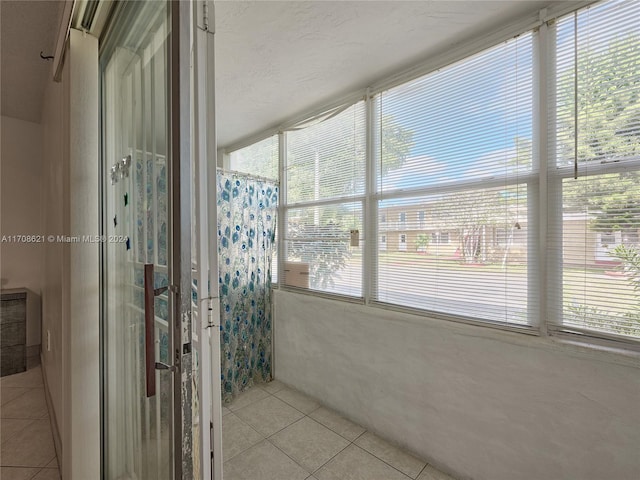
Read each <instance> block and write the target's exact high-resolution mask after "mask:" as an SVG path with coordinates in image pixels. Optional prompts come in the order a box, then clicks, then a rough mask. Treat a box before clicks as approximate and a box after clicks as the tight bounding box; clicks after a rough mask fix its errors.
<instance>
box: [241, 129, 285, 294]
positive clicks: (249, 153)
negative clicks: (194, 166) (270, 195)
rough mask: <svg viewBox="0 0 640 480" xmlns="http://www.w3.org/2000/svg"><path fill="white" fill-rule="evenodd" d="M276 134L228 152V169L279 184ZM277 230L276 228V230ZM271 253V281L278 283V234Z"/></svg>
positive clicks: (274, 283)
mask: <svg viewBox="0 0 640 480" xmlns="http://www.w3.org/2000/svg"><path fill="white" fill-rule="evenodd" d="M278 162H279V151H278V136H277V135H273V136H271V137H268V138H266V139H264V140H261V141H259V142H256V143H253V144H251V145H248V146H246V147H244V148H240V149H238V150H234V151H232V152H231V153H229V169H230V170H232V171H236V172H242V173H246V174H249V175H254V176H258V177H263V178H266V179H269V180H273V181H274V182H276V185H278V184H279V178H278ZM276 232H277V230H276ZM274 240H275V241H274V245H276V247H275V248H274V249H273V255H272V257H271V281H272V284H273V285H277V284H278V248H277V245H278V234H277V233H276V236H275V239H274Z"/></svg>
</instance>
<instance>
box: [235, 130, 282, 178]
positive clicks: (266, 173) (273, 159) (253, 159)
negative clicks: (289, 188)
mask: <svg viewBox="0 0 640 480" xmlns="http://www.w3.org/2000/svg"><path fill="white" fill-rule="evenodd" d="M229 168H230V169H231V170H233V171H235V172H242V173H248V174H250V175H256V176H258V177H264V178H269V179H272V180H278V135H272V136H271V137H268V138H265V139H264V140H261V141H259V142H256V143H253V144H251V145H249V146H247V147H244V148H241V149H239V150H235V151H233V152H231V153H230V154H229Z"/></svg>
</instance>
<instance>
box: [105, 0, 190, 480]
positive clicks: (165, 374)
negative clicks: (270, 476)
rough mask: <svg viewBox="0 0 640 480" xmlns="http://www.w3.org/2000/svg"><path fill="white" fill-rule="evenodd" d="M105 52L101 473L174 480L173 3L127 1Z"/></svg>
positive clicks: (120, 478) (131, 479) (119, 479)
mask: <svg viewBox="0 0 640 480" xmlns="http://www.w3.org/2000/svg"><path fill="white" fill-rule="evenodd" d="M115 15H116V17H115V19H114V23H113V25H115V26H114V27H113V30H112V32H111V33H110V36H109V37H108V39H107V43H106V44H105V46H104V48H102V50H101V54H100V68H101V76H102V85H103V86H102V88H103V172H104V175H103V176H104V182H103V201H104V203H103V213H104V218H103V225H104V232H105V238H104V239H103V241H104V243H103V245H104V248H103V299H104V301H103V402H104V404H103V428H104V443H103V445H104V448H103V455H104V457H103V475H104V478H106V479H108V480H125V479H127V480H168V479H172V478H173V477H174V435H176V431H175V430H176V429H174V403H173V402H174V382H176V381H178V379H177V378H174V372H173V367H171V365H172V363H173V361H172V360H173V359H172V358H171V357H172V355H171V352H172V351H173V348H172V338H171V328H169V325H170V319H171V315H170V312H171V311H172V310H173V308H172V305H171V294H170V293H171V292H170V291H169V290H168V288H167V286H168V284H169V279H170V271H169V268H170V261H169V260H170V258H169V252H170V235H169V230H170V225H171V223H170V218H169V212H170V209H169V208H168V207H169V205H168V204H169V196H168V193H169V192H168V185H169V165H168V160H169V154H170V149H169V139H170V133H169V120H168V119H169V105H170V102H169V88H168V84H169V80H168V79H169V55H168V51H169V41H170V39H169V30H170V21H169V18H170V17H169V16H170V13H169V11H168V2H162V1H153V2H126V3H122V4H120V6H119V10H118V11H116V13H115Z"/></svg>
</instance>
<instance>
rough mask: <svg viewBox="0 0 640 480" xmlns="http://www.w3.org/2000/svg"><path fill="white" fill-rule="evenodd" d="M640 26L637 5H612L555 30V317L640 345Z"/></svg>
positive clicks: (566, 326) (569, 327)
mask: <svg viewBox="0 0 640 480" xmlns="http://www.w3.org/2000/svg"><path fill="white" fill-rule="evenodd" d="M638 18H640V3H638V2H607V3H602V4H596V5H594V6H591V7H589V8H586V9H583V10H580V11H578V12H575V13H573V14H571V15H568V16H566V17H564V18H561V19H559V20H558V22H557V23H556V25H555V27H554V30H553V33H554V34H555V43H556V52H555V65H554V68H553V70H554V71H553V72H552V74H553V77H552V78H551V81H550V84H551V85H552V91H553V92H555V99H554V100H555V101H554V104H553V109H552V110H553V113H554V115H553V117H552V120H551V122H550V132H549V135H550V140H552V141H550V146H551V152H550V155H549V156H550V162H551V165H550V168H549V187H550V190H551V197H550V205H553V206H554V207H555V208H553V209H552V211H551V217H550V219H549V220H550V224H549V234H550V236H549V244H550V246H552V250H551V252H552V258H551V259H550V262H549V265H550V270H551V271H550V282H551V285H550V299H551V300H552V301H551V304H550V312H549V317H550V320H551V321H553V322H555V324H556V328H558V329H560V330H565V331H578V332H584V331H586V332H598V334H606V335H614V336H622V337H634V338H640V308H639V305H640V290H639V289H638V287H639V286H640V261H639V259H640V249H639V246H638V242H637V239H638V229H639V228H640V103H639V101H638V98H639V97H640V54H639V52H640V30H639V29H638V21H637V19H638ZM576 59H577V60H576ZM576 86H577V88H576ZM576 177H577V178H576ZM552 200H554V203H553V204H552V203H551V201H552Z"/></svg>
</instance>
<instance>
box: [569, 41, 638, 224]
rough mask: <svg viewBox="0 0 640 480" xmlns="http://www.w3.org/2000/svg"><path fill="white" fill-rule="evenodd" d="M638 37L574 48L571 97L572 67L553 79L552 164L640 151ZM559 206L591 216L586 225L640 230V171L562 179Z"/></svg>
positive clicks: (614, 158) (609, 159)
mask: <svg viewBox="0 0 640 480" xmlns="http://www.w3.org/2000/svg"><path fill="white" fill-rule="evenodd" d="M638 51H640V37H639V36H637V35H628V36H625V37H622V38H616V39H614V40H612V41H611V42H610V43H609V45H608V47H607V48H604V49H602V48H592V49H583V50H580V52H579V55H578V69H577V70H578V71H577V75H578V77H577V80H578V81H577V83H578V89H577V96H576V97H574V95H576V90H575V88H574V71H573V69H569V70H568V71H566V72H564V73H563V74H561V77H560V79H559V81H558V86H557V92H558V106H557V110H558V115H557V117H558V131H559V132H560V134H559V135H558V140H559V142H558V145H557V149H558V166H567V165H571V164H572V163H573V162H574V154H575V131H576V128H575V121H574V116H575V113H576V111H575V106H576V105H577V109H578V110H577V117H578V142H577V156H578V161H579V163H580V164H582V165H586V164H588V163H594V164H606V163H617V162H620V161H621V160H623V159H625V158H631V157H637V156H639V155H640V56H639V55H638V53H637V52H638ZM563 200H564V206H565V208H566V209H569V210H572V209H573V210H576V211H581V209H582V208H583V206H584V205H586V206H587V207H588V208H589V211H590V212H591V213H593V214H594V215H595V219H594V220H593V222H592V228H593V229H596V230H599V231H603V232H605V231H607V232H608V231H625V230H629V229H631V230H633V229H638V228H640V173H638V172H634V171H627V172H621V173H614V174H605V175H600V176H590V177H581V178H578V179H577V180H573V179H567V180H565V181H564V183H563Z"/></svg>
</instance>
